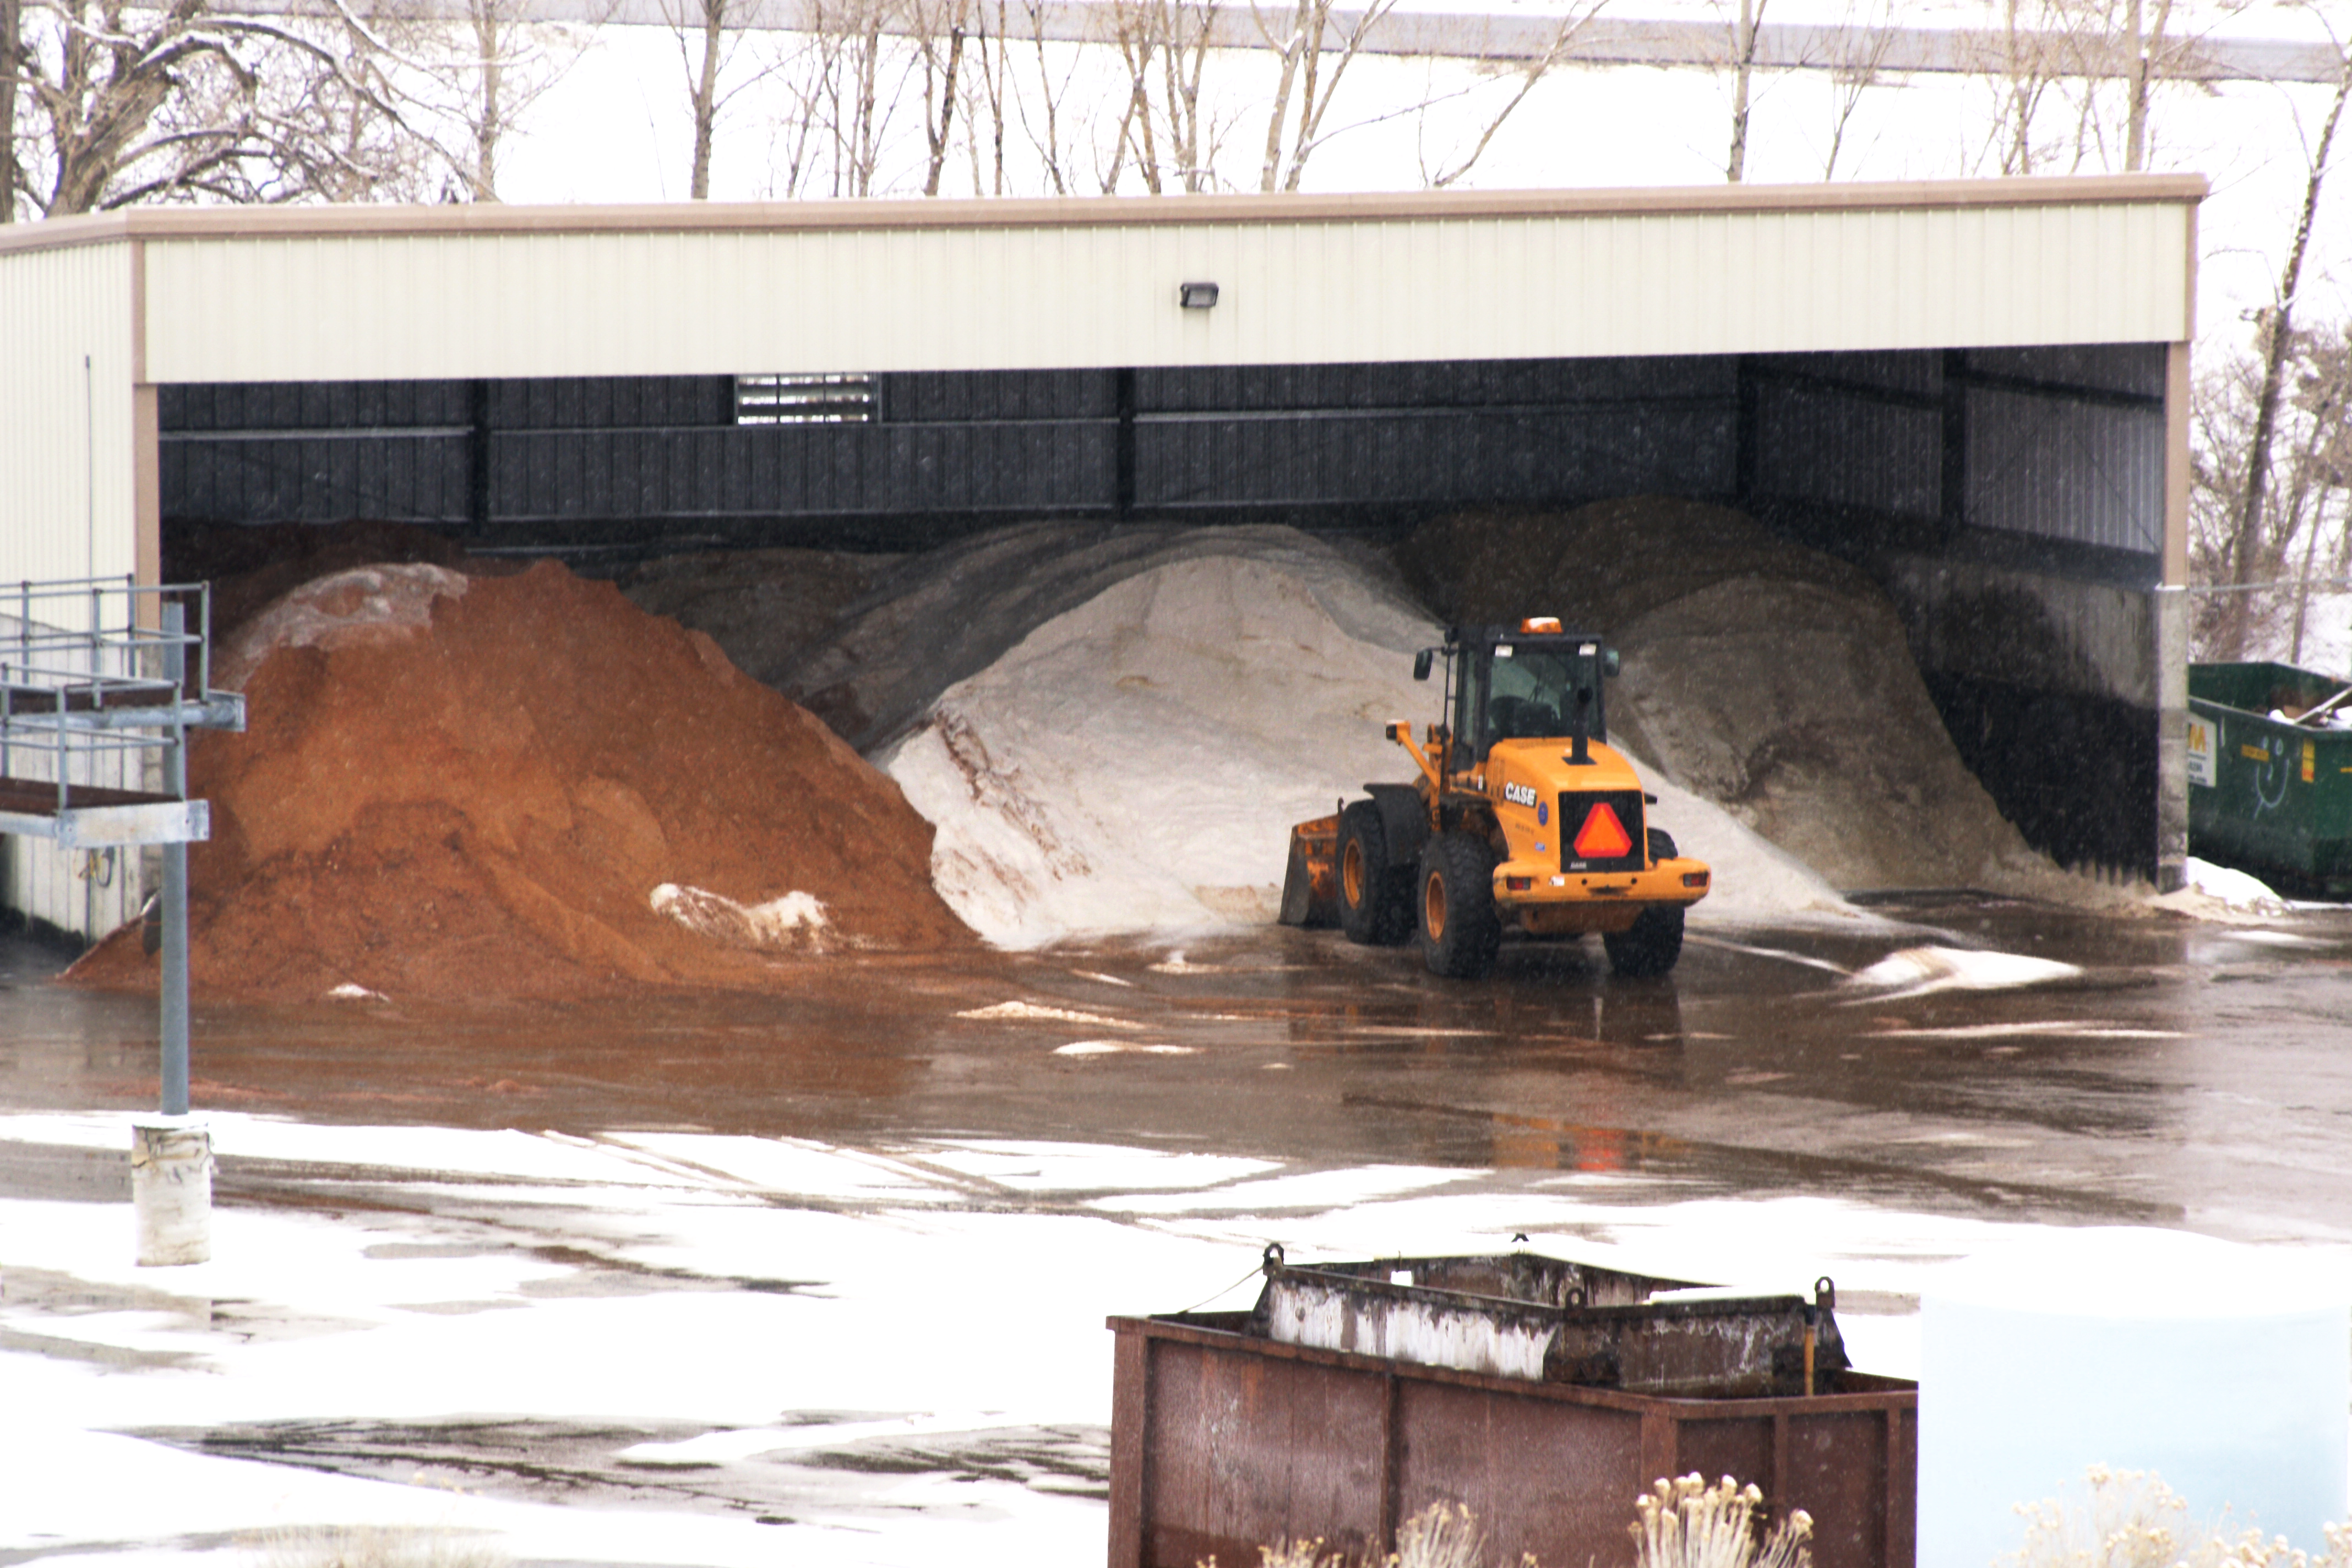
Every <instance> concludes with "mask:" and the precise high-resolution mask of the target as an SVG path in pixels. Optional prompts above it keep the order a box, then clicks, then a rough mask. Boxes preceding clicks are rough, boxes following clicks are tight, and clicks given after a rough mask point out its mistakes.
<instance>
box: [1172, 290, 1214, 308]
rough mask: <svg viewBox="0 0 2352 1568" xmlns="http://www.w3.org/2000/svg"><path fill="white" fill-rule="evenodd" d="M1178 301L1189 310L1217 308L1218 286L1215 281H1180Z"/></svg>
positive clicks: (1177, 291)
mask: <svg viewBox="0 0 2352 1568" xmlns="http://www.w3.org/2000/svg"><path fill="white" fill-rule="evenodd" d="M1176 302H1177V303H1178V304H1179V305H1181V306H1182V307H1184V309H1186V310H1213V309H1215V308H1216V303H1217V286H1216V285H1215V284H1214V283H1179V284H1177V285H1176Z"/></svg>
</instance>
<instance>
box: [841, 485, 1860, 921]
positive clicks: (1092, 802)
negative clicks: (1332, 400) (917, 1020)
mask: <svg viewBox="0 0 2352 1568" xmlns="http://www.w3.org/2000/svg"><path fill="white" fill-rule="evenodd" d="M1157 555H1158V558H1159V563H1157V564H1151V565H1148V566H1145V567H1144V568H1143V569H1141V570H1139V571H1136V572H1135V573H1134V574H1131V575H1127V576H1125V577H1123V578H1122V579H1121V580H1118V581H1117V582H1115V583H1113V584H1110V585H1108V586H1107V587H1104V588H1102V589H1101V590H1100V591H1098V592H1097V593H1095V594H1093V595H1091V596H1089V597H1087V598H1086V599H1085V600H1084V601H1083V602H1081V603H1078V604H1076V605H1075V606H1073V607H1070V608H1067V609H1065V610H1063V611H1061V612H1060V613H1058V614H1056V615H1055V616H1052V617H1051V618H1050V619H1047V620H1046V621H1045V622H1044V624H1042V625H1039V626H1036V627H1035V628H1034V630H1032V631H1030V632H1029V633H1028V634H1027V635H1026V636H1025V637H1022V638H1020V639H1019V640H1018V641H1017V642H1016V643H1014V644H1013V645H1012V646H1011V647H1009V648H1008V650H1007V651H1005V652H1004V653H1003V655H1002V657H1000V658H996V659H995V661H994V662H993V663H992V664H990V665H989V666H988V667H987V668H984V669H982V670H981V671H979V672H978V673H976V674H973V675H971V676H969V677H967V678H966V679H961V680H959V681H957V682H955V683H954V684H953V685H951V686H950V687H948V688H947V689H946V690H945V691H944V692H943V693H941V694H940V696H939V697H938V699H937V700H935V701H933V702H932V703H930V705H929V708H928V710H925V711H924V712H923V713H922V714H921V716H920V718H919V721H917V723H916V726H915V728H914V729H913V730H912V731H909V732H908V733H907V734H906V735H904V736H903V737H902V738H901V739H900V740H898V741H897V742H894V743H892V744H891V745H890V746H888V747H887V749H886V750H885V751H884V752H881V753H880V754H879V755H878V756H877V759H876V760H877V762H878V763H880V764H881V765H882V767H883V768H884V770H885V771H887V773H890V774H891V776H892V777H894V778H895V779H897V780H898V784H899V786H900V787H901V788H902V789H903V790H905V791H906V794H907V797H908V801H909V802H910V803H911V804H912V805H914V806H915V808H916V809H917V810H918V811H919V812H921V813H922V814H923V815H924V816H926V817H928V818H929V819H930V821H931V822H932V823H933V824H935V825H936V826H937V828H938V837H937V838H936V839H935V841H934V846H933V849H932V861H931V870H932V878H933V880H934V882H935V883H936V885H937V886H938V888H939V890H940V894H941V896H942V897H944V898H945V899H946V900H947V901H948V903H949V905H950V907H951V908H952V909H954V910H955V911H956V912H957V914H958V915H960V916H961V918H962V919H963V920H964V921H966V923H968V924H970V925H971V927H972V928H973V929H974V930H976V931H980V932H981V934H982V936H984V937H986V938H987V939H988V940H990V941H992V942H997V943H1000V944H1003V945H1007V946H1027V945H1034V944H1036V943H1040V942H1050V941H1053V940H1055V939H1056V938H1060V937H1064V936H1068V935H1073V934H1077V933H1087V932H1104V931H1135V930H1150V929H1160V930H1168V929H1184V928H1188V927H1200V926H1210V925H1217V924H1225V923H1234V922H1239V923H1263V922H1266V921H1272V920H1273V919H1274V916H1275V910H1276V904H1277V902H1278V900H1279V898H1280V894H1281V878H1282V872H1283V868H1284V865H1285V861H1286V854H1287V851H1288V840H1289V831H1290V827H1291V825H1292V824H1293V823H1296V822H1299V821H1303V820H1305V819H1307V818H1309V817H1314V816H1323V815H1325V814H1327V813H1328V812H1330V811H1331V810H1332V808H1333V805H1334V803H1335V802H1336V801H1337V800H1338V799H1339V797H1340V796H1342V795H1347V796H1350V797H1352V796H1354V795H1357V794H1359V793H1360V789H1361V786H1362V785H1363V784H1364V783H1365V782H1367V781H1370V780H1398V781H1402V780H1403V779H1406V778H1409V777H1410V776H1411V772H1412V764H1411V763H1410V761H1409V760H1408V759H1407V758H1406V756H1405V755H1404V753H1403V752H1402V751H1401V750H1400V749H1399V748H1398V747H1397V746H1396V745H1394V744H1393V743H1392V742H1389V741H1388V740H1387V739H1386V738H1385V737H1384V735H1383V733H1382V725H1383V723H1384V722H1385V721H1390V720H1396V719H1404V720H1411V721H1414V722H1416V723H1421V722H1426V721H1431V720H1433V719H1435V718H1436V717H1437V712H1436V708H1437V703H1438V700H1439V696H1438V692H1439V689H1438V687H1437V686H1436V685H1435V684H1434V683H1431V684H1426V685H1424V684H1418V683H1416V682H1414V681H1413V679H1412V653H1413V650H1414V649H1416V648H1419V647H1427V646H1430V645H1431V644H1433V643H1434V642H1436V641H1438V640H1439V638H1440V637H1441V635H1442V634H1441V633H1440V631H1439V629H1438V628H1437V627H1436V626H1433V625H1431V624H1429V623H1428V622H1427V621H1426V620H1425V619H1423V617H1422V616H1420V615H1418V614H1417V613H1415V612H1414V611H1413V610H1412V609H1411V608H1410V607H1408V606H1407V605H1405V604H1404V603H1403V602H1402V599H1401V598H1400V597H1398V596H1397V595H1394V594H1393V593H1392V592H1391V590H1390V589H1389V588H1388V587H1387V586H1386V585H1385V584H1383V583H1382V581H1381V578H1380V575H1379V574H1378V573H1377V571H1376V570H1375V569H1374V568H1373V567H1371V566H1370V565H1369V564H1367V563H1364V562H1362V561H1360V560H1357V559H1354V558H1350V557H1349V556H1347V555H1344V554H1342V553H1340V552H1339V551H1336V550H1334V549H1332V548H1330V547H1329V546H1328V545H1325V544H1323V543H1321V542H1318V541H1316V540H1313V539H1310V538H1308V537H1307V536H1306V535H1304V534H1301V533H1298V532H1297V531H1293V530H1289V529H1282V528H1238V529H1214V530H1209V529H1203V530H1197V531H1190V532H1188V533H1186V534H1184V535H1181V536H1179V537H1171V538H1163V539H1161V540H1160V542H1159V543H1158V548H1157ZM1023 596H1024V601H1026V600H1028V599H1030V598H1033V597H1034V589H1024V595H1023ZM965 613H966V614H967V615H968V616H970V617H971V619H972V620H974V621H978V622H983V623H984V622H986V621H988V620H989V619H990V618H991V617H992V616H995V615H999V614H1001V611H1000V610H999V609H998V607H996V606H992V605H989V604H988V603H987V602H986V601H984V600H982V601H978V602H970V601H968V602H967V608H966V611H965ZM1000 624H1001V623H1000ZM1636 765H1637V766H1641V765H1642V764H1641V763H1638V762H1637V763H1636ZM1645 777H1650V778H1653V779H1654V778H1655V777H1656V775H1655V773H1654V772H1646V771H1645ZM1656 787H1657V793H1658V795H1659V796H1660V801H1659V805H1658V806H1657V807H1656V808H1655V812H1654V818H1653V820H1654V822H1655V823H1656V825H1658V826H1662V827H1664V828H1665V829H1666V830H1667V831H1669V832H1671V833H1673V834H1674V835H1675V837H1676V839H1677V842H1678V844H1679V845H1680V846H1681V847H1683V848H1684V850H1685V852H1686V853H1689V854H1693V855H1696V856H1699V857H1701V858H1706V859H1707V860H1709V861H1711V862H1712V863H1713V864H1714V866H1715V868H1716V887H1717V893H1716V894H1715V896H1714V897H1712V898H1710V899H1709V900H1707V901H1706V903H1704V904H1702V905H1700V906H1699V909H1698V910H1697V911H1696V917H1699V918H1712V919H1715V920H1718V921H1720V920H1724V919H1736V918H1741V917H1745V918H1750V919H1757V918H1766V917H1773V916H1785V915H1787V914H1790V913H1793V912H1800V911H1805V910H1815V911H1822V912H1829V913H1845V914H1849V915H1851V914H1853V911H1852V910H1850V909H1849V908H1848V907H1847V906H1845V905H1843V903H1842V902H1841V901H1840V900H1839V899H1838V897H1837V895H1836V894H1835V892H1834V891H1832V889H1830V887H1829V886H1828V884H1826V883H1825V882H1823V881H1822V879H1820V878H1819V877H1817V876H1815V875H1814V874H1813V873H1812V872H1811V871H1810V870H1808V869H1807V868H1805V867H1804V866H1803V865H1802V864H1801V863H1800V862H1799V861H1797V860H1796V859H1794V858H1791V857H1790V856H1789V855H1787V854H1786V853H1785V852H1783V851H1780V850H1779V849H1777V848H1775V847H1772V846H1771V845H1769V844H1768V843H1766V842H1765V841H1763V840H1762V839H1760V838H1759V837H1756V836H1755V835H1754V834H1753V833H1751V832H1749V831H1748V830H1747V829H1746V828H1744V827H1742V826H1740V825H1739V824H1738V823H1737V822H1736V821H1734V820H1733V819H1732V818H1731V817H1730V816H1727V814H1726V813H1724V812H1723V811H1722V810H1721V809H1720V808H1718V807H1716V806H1714V805H1710V804H1708V803H1706V802H1705V801H1702V800H1700V799H1699V798H1697V797H1696V796H1694V795H1689V794H1688V793H1687V792H1685V791H1683V790H1680V789H1676V788H1675V787H1674V786H1673V785H1671V784H1664V781H1662V780H1661V781H1659V782H1658V784H1657V786H1656Z"/></svg>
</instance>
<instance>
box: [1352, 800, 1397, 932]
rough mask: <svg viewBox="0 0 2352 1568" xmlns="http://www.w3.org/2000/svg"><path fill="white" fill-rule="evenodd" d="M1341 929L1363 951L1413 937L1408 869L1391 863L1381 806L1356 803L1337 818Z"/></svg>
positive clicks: (1368, 802) (1363, 802)
mask: <svg viewBox="0 0 2352 1568" xmlns="http://www.w3.org/2000/svg"><path fill="white" fill-rule="evenodd" d="M1339 929H1340V930H1341V931H1346V932H1347V933H1348V940H1349V942H1359V943H1360V944H1362V945H1363V946H1366V947H1394V946H1396V945H1397V944H1398V943H1399V942H1403V941H1404V940H1405V939H1406V938H1408V937H1410V936H1411V935H1412V868H1411V867H1409V866H1391V865H1390V864H1389V835H1388V829H1387V828H1386V827H1385V826H1382V824H1381V808H1380V807H1379V806H1377V805H1374V804H1372V803H1371V802H1370V801H1369V800H1360V801H1358V802H1357V803H1356V804H1355V805H1351V806H1349V807H1348V808H1347V809H1346V810H1345V811H1342V812H1341V813H1340V814H1339Z"/></svg>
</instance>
